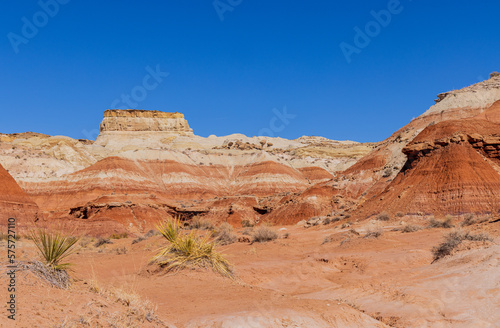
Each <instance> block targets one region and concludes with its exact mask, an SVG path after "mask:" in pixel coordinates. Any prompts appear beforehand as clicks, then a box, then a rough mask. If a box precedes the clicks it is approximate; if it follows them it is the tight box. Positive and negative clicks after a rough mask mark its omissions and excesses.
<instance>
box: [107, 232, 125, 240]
mask: <svg viewBox="0 0 500 328" xmlns="http://www.w3.org/2000/svg"><path fill="white" fill-rule="evenodd" d="M110 238H111V239H124V238H128V233H126V232H123V233H114V234H112V235H111V236H110Z"/></svg>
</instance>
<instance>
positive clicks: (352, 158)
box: [0, 75, 500, 234]
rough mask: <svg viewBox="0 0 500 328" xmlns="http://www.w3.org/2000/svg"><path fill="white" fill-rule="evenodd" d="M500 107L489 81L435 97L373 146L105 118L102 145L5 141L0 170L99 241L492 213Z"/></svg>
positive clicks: (135, 115)
mask: <svg viewBox="0 0 500 328" xmlns="http://www.w3.org/2000/svg"><path fill="white" fill-rule="evenodd" d="M499 100H500V76H498V75H493V76H492V77H491V78H490V79H489V80H487V81H484V82H480V83H477V84H475V85H473V86H470V87H467V88H464V89H461V90H456V91H452V92H448V93H444V94H440V95H439V99H438V101H437V103H436V104H435V105H434V106H432V107H431V108H430V109H429V110H427V111H426V112H425V113H424V114H423V115H421V116H419V117H418V118H416V119H414V120H412V121H411V122H410V123H409V124H408V125H406V126H405V127H403V128H401V129H400V130H398V131H397V132H395V133H394V134H393V135H392V136H391V137H389V138H388V139H386V140H384V141H382V142H379V143H372V144H360V143H355V142H350V141H343V142H340V141H333V140H328V139H325V138H321V137H302V138H299V139H296V140H286V139H282V138H269V137H246V136H244V135H238V134H236V135H231V136H225V137H216V136H210V137H208V138H203V137H200V136H196V135H194V134H193V131H192V130H191V128H190V127H189V125H188V122H187V121H186V119H185V118H184V115H182V114H180V113H164V112H159V111H144V110H107V111H105V113H104V119H103V121H102V123H101V133H100V135H99V136H98V137H97V139H96V141H95V142H92V141H88V140H74V139H71V138H67V137H60V136H59V137H57V136H56V137H51V136H46V135H40V134H34V133H28V134H17V135H1V136H0V138H1V140H2V142H1V143H0V145H1V149H0V162H1V163H2V164H3V165H4V167H6V168H7V169H8V170H9V172H10V173H11V174H12V175H13V177H14V178H15V179H16V180H17V182H18V183H19V185H20V186H21V187H22V188H23V189H24V191H25V192H26V194H27V195H28V196H29V199H30V200H32V201H34V202H35V203H36V204H37V205H38V207H39V209H40V212H41V215H42V217H43V219H45V220H49V221H50V220H55V219H64V220H66V222H72V224H79V225H82V226H85V227H86V228H87V229H89V230H90V231H91V232H92V233H94V234H106V233H110V232H118V231H125V230H126V231H129V232H144V231H146V230H147V229H149V228H151V226H152V225H153V224H154V223H155V222H156V221H157V220H158V219H160V218H162V217H165V216H166V215H175V214H181V215H182V216H183V217H184V218H186V219H189V218H191V217H193V216H202V217H205V218H207V219H210V220H213V221H217V222H222V221H227V222H230V223H232V224H234V225H239V224H241V220H252V221H255V222H263V221H270V222H273V223H278V224H295V223H297V222H298V221H301V220H304V219H309V218H311V217H314V216H325V215H329V216H332V217H340V218H342V217H347V216H350V217H352V219H359V220H362V219H366V218H369V217H370V216H373V215H376V214H377V213H379V212H381V211H388V212H390V213H391V214H394V213H397V212H402V213H404V214H408V215H421V214H422V213H424V214H448V213H449V214H463V213H468V212H475V213H494V214H495V215H496V214H497V213H498V210H499V205H500V203H499V202H500V198H499V196H498V195H500V176H499V172H500V166H499V165H500V161H499V158H500V156H499V154H500V135H499V132H498V131H499V127H500V102H499ZM11 184H12V181H11ZM17 192H19V189H18V190H17ZM24 197H25V202H28V201H27V200H26V199H27V198H26V196H24ZM30 206H31V205H30Z"/></svg>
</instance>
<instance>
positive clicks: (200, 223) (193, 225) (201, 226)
mask: <svg viewBox="0 0 500 328" xmlns="http://www.w3.org/2000/svg"><path fill="white" fill-rule="evenodd" d="M176 220H178V218H176ZM189 229H190V230H193V229H196V230H214V229H215V225H214V224H213V223H212V222H210V221H208V220H204V219H200V218H199V217H195V218H194V219H193V220H192V221H191V222H190V223H189Z"/></svg>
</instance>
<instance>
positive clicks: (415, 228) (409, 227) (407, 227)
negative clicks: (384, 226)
mask: <svg viewBox="0 0 500 328" xmlns="http://www.w3.org/2000/svg"><path fill="white" fill-rule="evenodd" d="M419 230H422V227H421V226H418V225H415V224H407V225H405V226H404V227H403V228H402V229H401V232H403V233H410V232H416V231H419Z"/></svg>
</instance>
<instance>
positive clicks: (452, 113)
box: [0, 74, 500, 327]
mask: <svg viewBox="0 0 500 328" xmlns="http://www.w3.org/2000/svg"><path fill="white" fill-rule="evenodd" d="M100 129H101V133H100V135H99V136H98V137H97V140H95V141H90V140H75V139H71V138H68V137H63V136H48V135H42V134H37V133H32V132H28V133H19V134H12V135H0V164H1V167H0V180H1V184H0V191H1V193H0V219H1V220H2V221H1V226H2V229H4V228H5V223H6V222H7V221H6V220H7V218H8V217H16V218H17V219H18V228H19V231H21V232H26V231H27V229H28V228H30V227H33V226H34V225H54V224H57V225H59V226H62V227H64V229H67V230H71V229H73V231H74V229H77V230H78V232H79V234H81V235H84V237H82V239H81V240H80V242H79V244H78V247H77V248H78V249H77V252H76V253H75V254H73V255H72V256H71V257H70V259H71V262H72V263H74V266H73V269H72V270H73V271H71V275H72V276H73V278H74V281H73V283H72V285H71V287H70V288H69V289H60V288H55V287H53V286H51V285H50V284H49V283H48V282H47V281H44V280H43V279H40V278H38V277H37V276H36V275H34V274H33V273H31V272H30V271H22V276H21V277H22V279H21V278H20V292H19V304H21V305H20V306H19V309H20V310H19V320H18V321H17V327H108V326H109V327H162V326H168V327H500V313H499V311H498V308H500V267H499V259H500V255H499V254H500V253H499V249H500V248H499V246H498V244H497V243H498V241H499V238H498V237H499V235H500V233H499V231H498V229H499V227H500V218H499V216H500V212H499V211H500V76H499V75H498V74H492V76H491V78H490V79H489V80H486V81H484V82H481V83H478V84H475V85H473V86H470V87H467V88H464V89H462V90H455V91H452V92H447V93H443V94H440V95H439V96H438V99H437V100H436V104H435V105H434V106H432V107H431V108H430V109H429V110H427V111H426V112H425V113H424V114H422V115H421V116H419V117H417V118H416V119H414V120H412V121H411V122H410V123H409V124H408V125H406V126H404V127H403V128H401V129H400V130H398V131H397V132H395V133H394V134H393V135H392V136H391V137H389V138H388V139H386V140H384V141H382V142H379V143H370V144H360V143H356V142H351V141H332V140H328V139H325V138H322V137H301V138H299V139H296V140H286V139H281V138H269V137H247V136H244V135H239V134H235V135H230V136H225V137H217V136H210V137H208V138H203V137H200V136H196V135H195V133H196V131H193V130H192V129H191V128H190V127H189V124H188V122H187V120H186V119H185V118H184V115H182V114H180V113H164V112H159V111H142V110H107V111H106V112H105V113H104V119H103V121H102V123H101V125H100ZM172 217H178V218H180V219H181V220H182V221H183V222H184V223H185V225H186V227H187V226H191V228H198V233H200V234H208V235H210V231H211V230H213V231H217V230H218V229H219V227H220V226H221V225H224V224H226V227H227V223H229V224H230V225H231V226H232V227H233V228H234V232H233V234H234V236H235V237H234V238H235V239H234V240H231V242H227V243H224V245H220V248H221V249H222V250H223V252H224V254H225V255H226V256H227V258H228V260H229V261H230V262H231V263H232V265H233V267H234V272H235V278H234V279H228V278H224V277H222V276H220V275H217V274H215V273H214V272H212V271H210V270H204V269H192V270H191V269H188V270H183V271H179V272H176V273H174V274H172V273H167V272H164V271H162V270H160V269H158V267H156V266H154V265H151V264H149V260H150V259H151V256H152V255H153V254H154V252H155V251H156V250H157V249H158V247H161V245H162V243H163V238H162V237H161V236H158V235H157V234H155V233H154V232H151V230H152V229H153V230H154V227H155V225H156V224H157V223H158V222H159V221H161V220H165V219H169V218H172ZM196 224H198V226H196ZM260 226H264V227H270V228H269V229H271V230H273V231H275V232H276V233H277V235H278V238H277V239H275V240H273V241H270V242H266V243H258V242H253V241H252V237H251V236H252V233H253V231H255V230H256V229H258V227H260ZM452 226H453V227H452ZM203 228H206V230H202V229H203ZM450 231H455V235H460V236H468V237H464V238H462V239H461V240H460V242H459V243H458V244H457V245H455V247H454V248H453V250H452V251H450V252H448V253H446V254H444V255H443V256H441V255H439V256H437V255H436V254H437V253H436V249H435V248H434V247H436V246H438V245H439V244H440V243H442V242H443V240H444V237H443V236H444V235H445V234H447V233H449V232H450ZM21 234H22V233H21ZM470 236H476V237H470ZM477 236H479V237H477ZM110 237H112V238H111V240H109V239H107V240H108V241H109V242H111V243H109V244H104V245H98V243H97V241H99V240H106V238H110ZM99 238H103V239H99ZM2 243H3V244H4V245H5V242H4V241H2ZM18 248H19V249H22V255H20V256H21V259H22V260H23V261H30V260H32V259H33V258H35V257H36V249H35V247H34V246H33V244H32V242H31V241H30V240H28V239H26V238H23V237H21V240H20V241H18ZM3 252H5V247H3V246H2V259H3V258H5V256H4V254H3ZM4 264H5V263H2V266H3V265H4ZM2 279H4V280H5V279H6V278H5V277H3V278H2ZM2 281H3V280H2ZM2 284H3V282H2ZM3 293H4V289H2V294H1V295H2V302H3V298H4V294H3ZM5 297H6V296H5ZM2 320H3V321H2ZM5 320H6V319H5V317H1V318H0V325H1V326H2V327H11V326H10V325H9V324H10V322H7V321H5Z"/></svg>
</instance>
